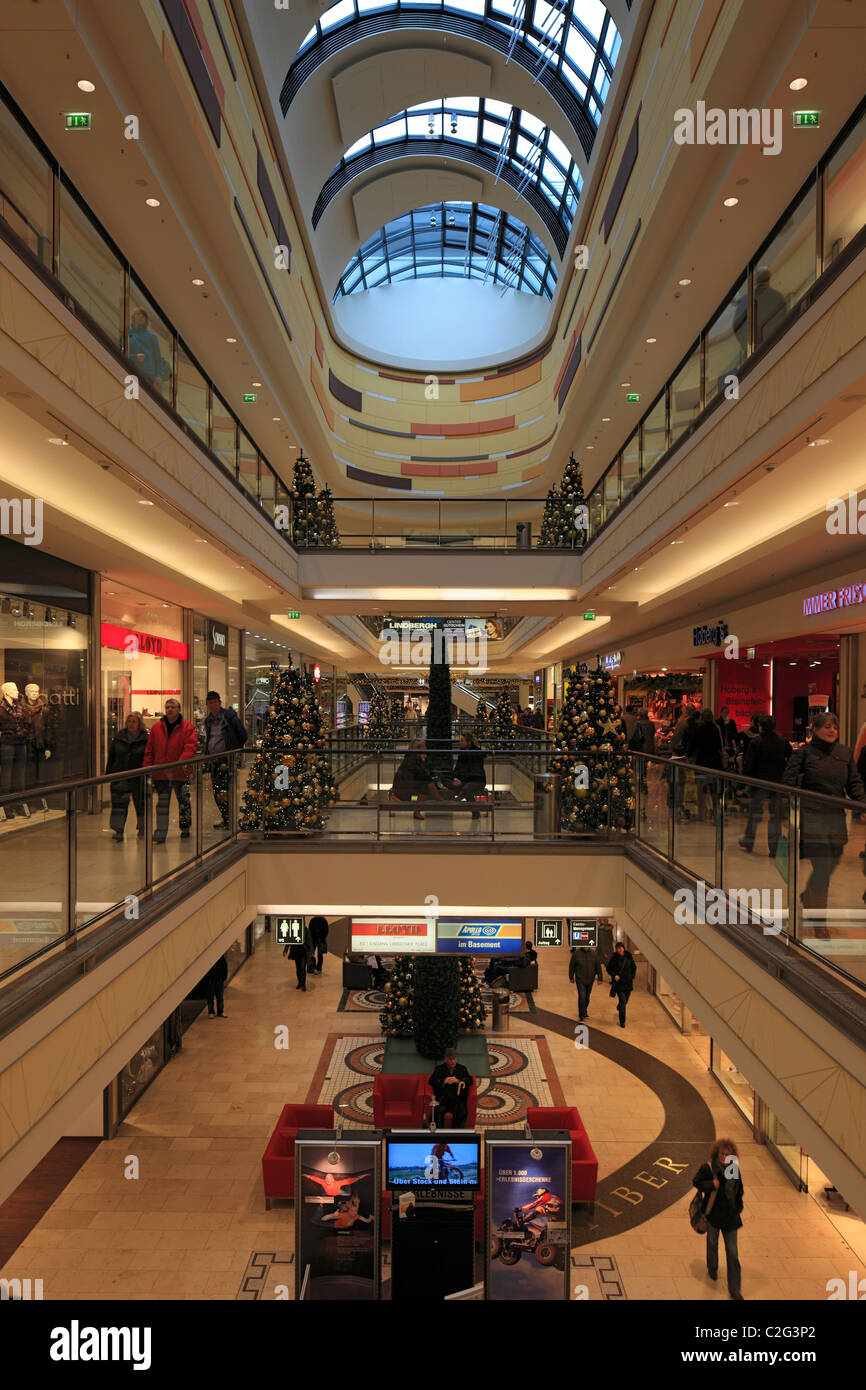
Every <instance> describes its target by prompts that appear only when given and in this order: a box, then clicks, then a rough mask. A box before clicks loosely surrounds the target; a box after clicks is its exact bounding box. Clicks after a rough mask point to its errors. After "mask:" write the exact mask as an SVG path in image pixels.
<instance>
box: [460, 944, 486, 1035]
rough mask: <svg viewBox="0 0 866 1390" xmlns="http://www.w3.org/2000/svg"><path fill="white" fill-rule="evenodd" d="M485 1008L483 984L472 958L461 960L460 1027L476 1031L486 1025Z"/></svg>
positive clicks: (467, 1030)
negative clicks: (482, 997) (482, 994)
mask: <svg viewBox="0 0 866 1390" xmlns="http://www.w3.org/2000/svg"><path fill="white" fill-rule="evenodd" d="M484 1015H485V1009H484V1004H483V1002H482V999H481V984H480V982H479V980H478V976H477V975H476V974H475V967H474V966H473V964H472V961H471V960H466V959H463V960H461V961H460V1029H461V1032H463V1033H474V1032H477V1031H478V1030H479V1029H482V1028H483V1027H484Z"/></svg>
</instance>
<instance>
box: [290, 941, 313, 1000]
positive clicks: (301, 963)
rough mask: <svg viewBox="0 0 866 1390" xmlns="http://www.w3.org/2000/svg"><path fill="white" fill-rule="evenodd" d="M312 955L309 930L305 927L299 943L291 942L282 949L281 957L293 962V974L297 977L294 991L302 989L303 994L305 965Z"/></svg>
mask: <svg viewBox="0 0 866 1390" xmlns="http://www.w3.org/2000/svg"><path fill="white" fill-rule="evenodd" d="M312 954H313V946H312V942H311V940H310V932H309V928H308V927H306V926H305V927H303V928H302V931H301V940H300V941H291V942H289V943H288V945H286V946H284V947H283V955H284V956H288V957H289V960H293V961H294V962H295V974H296V975H297V977H298V983H297V984H296V985H295V989H302V990H303V991H304V992H305V993H306V989H307V965H308V963H309V960H310V957H311V956H312Z"/></svg>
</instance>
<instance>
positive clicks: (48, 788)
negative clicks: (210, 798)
mask: <svg viewBox="0 0 866 1390" xmlns="http://www.w3.org/2000/svg"><path fill="white" fill-rule="evenodd" d="M258 751H260V750H258V749H254V748H227V749H226V750H225V752H224V753H193V754H192V755H191V756H190V757H189V758H181V759H180V760H179V761H178V762H176V763H149V764H148V765H147V767H131V768H129V769H128V771H126V772H103V773H101V774H100V775H99V776H96V777H78V778H75V779H74V780H67V781H65V782H46V783H42V782H40V783H38V785H36V786H33V787H23V788H22V789H21V791H17V792H4V793H3V795H2V796H0V806H3V805H4V804H5V803H6V802H7V801H12V802H18V801H26V800H27V799H28V797H30V798H36V797H37V796H38V797H49V796H57V795H60V794H61V793H62V794H63V795H66V794H67V793H71V792H79V791H87V790H88V788H90V787H97V786H102V784H103V783H107V784H110V783H112V782H129V781H131V780H132V779H133V778H134V777H144V776H152V775H153V773H155V772H164V771H165V770H166V769H167V768H171V767H192V768H195V766H196V765H197V764H203V763H209V762H215V761H217V760H219V759H224V758H241V757H242V756H243V754H244V753H254V752H258Z"/></svg>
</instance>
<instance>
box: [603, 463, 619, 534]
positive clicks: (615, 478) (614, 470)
mask: <svg viewBox="0 0 866 1390" xmlns="http://www.w3.org/2000/svg"><path fill="white" fill-rule="evenodd" d="M619 467H620V464H619V459H615V460H614V462H613V463H612V464H611V466H610V468H609V469H608V470H607V472H606V473H605V475H604V478H603V479H602V487H603V508H604V519H605V521H606V520H607V519H608V517H611V516H613V514H614V512H615V511H616V509H617V507H618V506H619Z"/></svg>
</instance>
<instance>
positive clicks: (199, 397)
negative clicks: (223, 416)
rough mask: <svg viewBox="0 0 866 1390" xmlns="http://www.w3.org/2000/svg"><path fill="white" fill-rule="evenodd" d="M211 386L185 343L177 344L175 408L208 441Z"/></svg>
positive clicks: (197, 433)
mask: <svg viewBox="0 0 866 1390" xmlns="http://www.w3.org/2000/svg"><path fill="white" fill-rule="evenodd" d="M209 394H210V387H209V384H208V380H207V377H205V376H204V375H203V374H202V373H201V372H200V371H199V369H198V367H197V366H196V365H195V363H194V362H193V361H192V360H191V359H190V358H189V357H188V356H187V354H186V352H185V351H184V348H183V345H182V344H181V343H180V342H178V345H177V398H176V401H175V410H176V411H177V413H178V415H179V416H180V417H181V419H182V420H183V421H184V422H185V423H186V424H187V425H188V426H189V428H190V429H191V430H192V432H193V434H195V435H196V437H197V438H198V439H200V440H201V442H202V444H204V445H205V446H207V443H208V415H209V413H210V411H209Z"/></svg>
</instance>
